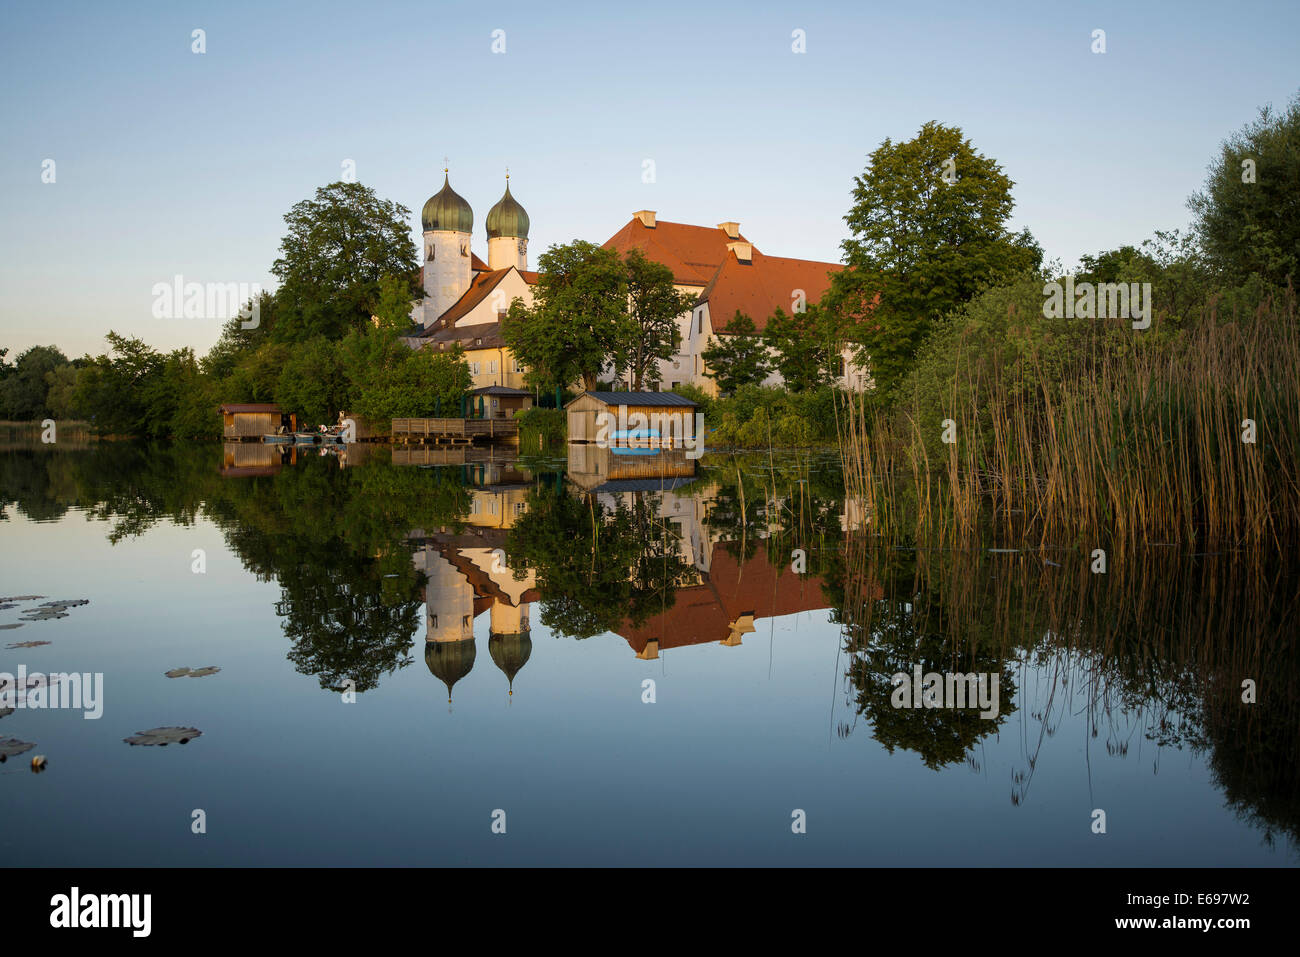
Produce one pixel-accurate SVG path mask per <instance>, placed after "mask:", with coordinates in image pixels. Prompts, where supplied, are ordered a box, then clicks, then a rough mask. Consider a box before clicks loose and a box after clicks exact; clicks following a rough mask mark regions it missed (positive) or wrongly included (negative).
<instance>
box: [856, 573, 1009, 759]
mask: <svg viewBox="0 0 1300 957" xmlns="http://www.w3.org/2000/svg"><path fill="white" fill-rule="evenodd" d="M876 571H877V574H878V575H879V574H884V575H885V576H887V580H886V581H885V583H884V597H882V598H880V599H878V600H871V599H870V598H867V599H866V600H865V602H864V606H863V608H861V609H859V610H858V611H857V612H856V614H853V615H851V616H850V619H849V620H850V622H851V625H850V627H849V629H848V636H847V641H846V646H845V652H846V653H847V655H848V657H849V665H848V670H847V672H846V677H847V678H848V682H849V687H850V691H849V694H850V697H851V698H852V701H853V704H854V707H855V709H856V711H857V713H858V714H859V715H861V716H862V717H864V718H865V719H867V720H868V721H870V722H871V726H872V733H873V735H874V737H875V738H876V740H878V741H879V742H880V743H881V744H882V745H884V747H885V748H886V749H888V750H889V751H890V752H893V750H894V749H895V748H903V749H906V750H909V751H915V752H916V753H917V754H919V755H920V756H921V760H922V761H923V762H924V763H925V765H926V766H927V767H929V768H932V769H935V770H938V769H939V768H941V767H943V766H945V765H948V764H955V763H958V762H960V761H962V760H964V759H965V757H966V755H967V752H969V751H970V750H971V748H972V747H974V745H975V744H976V743H977V742H978V741H979V740H980V739H981V738H983V737H985V736H986V735H988V734H991V733H993V732H994V731H996V730H997V729H998V728H999V727H1000V726H1001V725H1002V724H1003V723H1004V722H1005V721H1006V719H1007V716H1008V715H1009V714H1010V713H1011V711H1012V710H1013V699H1014V696H1015V690H1016V686H1015V683H1014V681H1013V678H1012V675H1011V671H1010V669H1009V668H1008V667H1007V665H1008V662H1007V660H1006V659H1005V658H1004V657H1003V656H1002V655H1001V654H999V653H998V649H997V646H996V645H995V643H994V642H993V640H992V639H991V636H989V635H986V634H981V633H980V632H979V631H978V630H974V631H972V630H970V629H966V628H955V627H954V625H956V624H957V623H956V622H953V621H950V620H948V616H949V614H950V612H949V610H948V609H947V608H946V607H945V606H944V605H943V603H942V601H939V600H936V598H935V596H933V595H931V594H929V593H928V592H927V591H926V589H927V588H928V587H929V585H930V583H929V582H928V581H925V580H923V579H921V580H918V579H916V577H915V574H914V568H913V567H912V563H910V562H908V561H906V560H905V559H900V558H897V557H895V558H894V560H893V561H892V562H891V563H890V564H889V565H888V566H881V567H879V568H877V569H876ZM872 580H873V579H870V578H869V577H868V576H859V578H858V579H857V582H858V586H859V587H862V588H865V587H866V586H867V583H868V582H869V581H872ZM840 587H842V585H841V586H840ZM917 665H920V666H921V673H922V674H928V673H930V672H935V673H938V674H945V673H952V672H961V673H963V674H970V673H975V674H985V675H989V676H992V675H997V676H998V715H997V717H996V718H992V717H990V718H981V717H980V714H979V708H978V707H976V706H975V704H974V703H969V704H968V705H967V707H965V708H962V709H958V708H895V707H894V706H893V703H892V700H891V696H892V695H893V692H894V687H895V685H894V683H893V680H892V678H893V676H894V675H895V674H897V673H898V672H900V671H901V672H904V673H906V674H908V675H911V674H912V673H913V669H914V668H915V666H917ZM990 680H991V678H990Z"/></svg>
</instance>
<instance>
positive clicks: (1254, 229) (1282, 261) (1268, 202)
mask: <svg viewBox="0 0 1300 957" xmlns="http://www.w3.org/2000/svg"><path fill="white" fill-rule="evenodd" d="M1297 184H1300V94H1297V96H1296V97H1295V98H1294V99H1292V101H1291V103H1290V105H1289V106H1287V108H1286V109H1285V110H1283V111H1282V112H1281V113H1275V112H1274V111H1273V110H1272V108H1271V107H1268V106H1265V107H1264V108H1263V109H1261V110H1260V111H1259V117H1258V119H1256V120H1255V122H1254V123H1250V124H1248V125H1246V126H1245V127H1243V128H1242V129H1241V130H1239V131H1238V132H1236V133H1234V134H1233V135H1232V136H1230V137H1228V139H1227V140H1225V141H1224V143H1223V146H1222V149H1221V152H1220V154H1219V156H1218V157H1217V158H1216V159H1215V160H1214V161H1213V162H1212V163H1211V164H1210V168H1209V175H1208V176H1207V177H1206V180H1205V186H1204V188H1203V189H1202V190H1201V191H1200V192H1198V193H1195V194H1194V195H1193V196H1192V197H1191V198H1190V199H1189V200H1188V201H1187V205H1188V207H1189V208H1190V209H1191V210H1192V212H1193V214H1194V215H1195V217H1196V221H1195V229H1196V234H1197V236H1198V237H1199V239H1200V242H1201V245H1202V247H1203V248H1204V250H1205V253H1206V256H1207V257H1208V258H1209V260H1210V262H1211V264H1212V265H1213V266H1214V267H1215V268H1216V270H1217V271H1218V272H1219V273H1220V275H1221V276H1222V277H1223V278H1224V279H1226V280H1227V281H1228V282H1230V283H1240V282H1244V281H1245V280H1246V279H1247V278H1248V277H1249V276H1251V275H1258V276H1260V277H1262V278H1263V279H1264V280H1265V281H1266V282H1269V283H1271V284H1273V285H1276V286H1281V285H1284V284H1285V283H1286V279H1287V277H1288V276H1290V277H1292V279H1293V280H1294V279H1296V278H1298V277H1300V190H1297Z"/></svg>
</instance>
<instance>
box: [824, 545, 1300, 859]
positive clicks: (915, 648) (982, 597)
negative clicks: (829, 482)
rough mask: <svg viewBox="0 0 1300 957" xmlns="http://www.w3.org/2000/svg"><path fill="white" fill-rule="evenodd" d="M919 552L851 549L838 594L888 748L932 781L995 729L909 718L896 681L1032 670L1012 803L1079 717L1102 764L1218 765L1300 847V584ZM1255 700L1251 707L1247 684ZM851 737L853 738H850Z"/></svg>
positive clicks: (1132, 566)
mask: <svg viewBox="0 0 1300 957" xmlns="http://www.w3.org/2000/svg"><path fill="white" fill-rule="evenodd" d="M1050 554H1051V562H1052V564H1048V562H1047V561H1045V560H1044V558H1043V557H1042V556H1040V555H1038V554H1033V553H1029V552H1020V553H1017V554H1014V555H990V554H989V553H987V552H983V551H978V550H977V551H970V552H961V551H930V552H926V551H916V550H901V549H897V548H884V547H872V546H870V545H869V544H868V543H867V542H866V541H865V540H864V539H862V538H860V537H856V536H855V537H853V538H851V539H850V540H849V542H848V543H847V547H846V549H845V558H844V565H843V568H842V569H839V570H836V571H835V572H834V575H833V577H834V580H833V581H832V582H831V583H829V584H828V594H829V593H832V592H833V593H835V594H836V595H839V596H842V597H841V598H840V602H841V604H840V608H839V612H838V615H839V617H840V620H841V622H842V624H843V629H844V649H845V653H846V654H847V655H848V656H849V658H850V664H849V667H848V668H847V669H846V679H847V680H846V685H845V688H846V693H847V695H848V698H849V701H850V703H851V705H852V706H853V708H854V711H855V713H856V714H857V715H859V716H861V717H863V718H865V719H867V720H868V721H870V722H871V725H872V733H873V735H874V736H875V737H876V738H877V739H878V740H880V742H881V743H882V744H884V745H885V746H886V747H891V748H892V747H895V746H898V747H905V748H909V749H912V750H915V751H917V752H918V753H919V754H920V755H921V756H922V759H923V760H924V761H925V762H926V763H927V764H928V765H930V766H931V767H937V766H941V765H943V764H946V763H952V762H954V761H957V760H960V759H961V758H962V757H963V754H966V756H967V760H968V761H973V756H971V755H970V754H969V750H970V744H971V743H972V742H973V741H974V739H975V738H977V737H978V736H979V735H980V732H981V731H982V730H983V728H982V727H981V726H982V725H988V724H991V722H985V721H982V720H980V719H979V718H978V717H977V716H972V717H971V721H970V723H969V725H967V724H965V723H962V722H957V723H956V725H955V726H954V725H953V724H951V723H947V722H945V721H944V720H943V719H944V718H945V717H951V713H950V712H944V711H941V710H938V709H935V710H927V709H898V710H896V709H894V708H893V707H892V705H891V703H890V699H889V695H890V692H891V691H892V684H891V683H890V681H889V678H890V676H891V675H892V674H893V673H895V672H896V671H909V670H910V669H911V666H912V665H914V664H916V663H920V664H921V665H922V668H923V670H926V671H936V672H944V671H965V672H969V671H991V670H1000V671H1002V673H1003V677H1002V679H1001V711H1002V713H1003V714H1006V713H1009V712H1010V710H1011V708H1012V704H1013V703H1012V701H1011V695H1012V693H1013V689H1012V687H1011V685H1010V683H1009V681H1008V677H1007V666H1008V665H1010V664H1014V665H1017V666H1018V665H1019V663H1021V662H1023V663H1026V664H1028V665H1031V666H1033V668H1034V669H1036V670H1034V671H1032V672H1029V673H1027V674H1032V675H1033V676H1034V678H1035V680H1034V681H1033V682H1032V683H1031V682H1026V683H1025V685H1024V686H1023V687H1021V688H1020V689H1019V691H1020V694H1021V697H1020V702H1019V707H1020V709H1021V713H1022V714H1023V715H1025V720H1026V724H1027V726H1030V727H1031V726H1032V725H1034V724H1036V725H1037V727H1038V731H1037V732H1036V733H1035V732H1033V731H1031V730H1027V732H1026V734H1025V736H1024V743H1023V744H1022V748H1023V754H1022V760H1023V762H1024V763H1023V766H1022V767H1020V768H1018V769H1017V770H1016V771H1015V772H1014V774H1013V785H1014V790H1013V792H1012V801H1013V803H1020V802H1022V801H1024V800H1025V799H1026V797H1027V795H1028V789H1029V784H1030V782H1031V780H1032V777H1033V771H1034V767H1035V764H1036V763H1037V761H1038V757H1039V752H1040V748H1041V746H1042V744H1043V742H1044V740H1045V739H1047V738H1050V737H1051V736H1052V735H1053V734H1055V732H1056V730H1057V728H1058V727H1059V726H1060V724H1061V722H1062V721H1063V720H1065V718H1066V717H1067V716H1075V715H1082V717H1083V719H1084V720H1085V721H1086V722H1087V728H1088V743H1087V745H1086V747H1087V748H1089V749H1091V748H1093V747H1096V748H1098V749H1099V750H1104V752H1105V753H1106V754H1108V755H1110V756H1111V757H1113V758H1115V759H1121V760H1122V759H1126V758H1128V756H1129V753H1130V750H1129V749H1130V746H1131V744H1132V742H1133V741H1134V740H1138V741H1143V740H1145V741H1147V742H1150V743H1151V744H1154V745H1156V750H1155V751H1154V752H1153V753H1154V757H1153V758H1152V760H1153V761H1154V762H1155V763H1156V767H1157V768H1158V762H1159V753H1160V749H1169V748H1174V749H1181V748H1189V749H1191V750H1193V751H1206V752H1207V760H1208V764H1209V767H1210V769H1211V771H1212V772H1213V774H1214V776H1215V780H1216V782H1217V783H1218V785H1219V786H1220V787H1222V788H1223V790H1224V793H1225V795H1226V796H1227V799H1228V801H1229V803H1230V804H1231V805H1232V806H1233V807H1235V808H1236V809H1237V810H1238V812H1239V813H1240V814H1241V815H1242V817H1243V818H1245V819H1247V820H1250V821H1251V822H1252V823H1254V824H1255V825H1256V826H1257V827H1259V828H1261V829H1262V830H1263V831H1264V833H1265V835H1266V838H1268V839H1269V840H1271V839H1272V836H1273V835H1274V834H1276V833H1282V834H1285V835H1287V836H1288V838H1289V839H1290V840H1291V841H1292V842H1293V844H1300V654H1298V653H1297V652H1298V651H1300V649H1298V648H1297V644H1298V643H1300V569H1298V568H1296V567H1293V566H1292V567H1282V568H1278V567H1271V568H1269V567H1261V565H1260V563H1256V562H1253V561H1251V560H1249V559H1247V558H1246V557H1244V556H1240V555H1229V554H1225V555H1219V556H1199V557H1185V556H1182V557H1180V556H1177V555H1172V554H1169V553H1164V552H1155V551H1149V552H1144V553H1140V554H1137V555H1133V556H1123V559H1122V560H1118V561H1117V560H1113V561H1112V562H1111V567H1110V569H1109V572H1108V574H1106V575H1105V576H1101V575H1093V574H1091V573H1090V572H1089V570H1088V564H1089V560H1088V556H1087V554H1086V553H1083V554H1073V553H1070V552H1066V551H1056V552H1052V553H1050ZM1247 678H1250V679H1253V680H1254V681H1255V682H1256V684H1257V687H1258V700H1257V702H1256V703H1254V704H1246V703H1244V702H1243V701H1242V681H1243V680H1245V679H1247ZM851 730H852V729H851V727H847V726H845V727H842V728H841V732H842V733H851Z"/></svg>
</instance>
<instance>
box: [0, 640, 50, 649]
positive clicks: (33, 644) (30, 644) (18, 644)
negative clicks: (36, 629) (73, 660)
mask: <svg viewBox="0 0 1300 957" xmlns="http://www.w3.org/2000/svg"><path fill="white" fill-rule="evenodd" d="M48 644H49V642H48V641H15V642H13V643H12V644H8V645H5V648H7V649H8V650H10V651H13V650H14V649H15V648H38V647H40V646H41V645H48Z"/></svg>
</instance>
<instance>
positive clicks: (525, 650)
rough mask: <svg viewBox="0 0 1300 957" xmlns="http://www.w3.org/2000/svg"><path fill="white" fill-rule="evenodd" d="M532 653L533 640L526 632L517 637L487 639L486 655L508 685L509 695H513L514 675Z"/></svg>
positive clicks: (504, 636) (501, 636)
mask: <svg viewBox="0 0 1300 957" xmlns="http://www.w3.org/2000/svg"><path fill="white" fill-rule="evenodd" d="M532 653H533V639H532V638H530V637H529V635H528V632H524V633H522V634H518V635H493V636H492V637H491V638H489V639H488V654H490V655H491V656H492V661H493V662H494V663H495V664H496V666H497V667H498V668H500V669H501V671H502V672H503V673H504V674H505V676H506V681H508V682H509V683H510V693H511V694H514V693H515V675H517V674H519V669H521V668H522V667H523V666H524V665H526V664H528V656H529V655H531V654H532Z"/></svg>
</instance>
